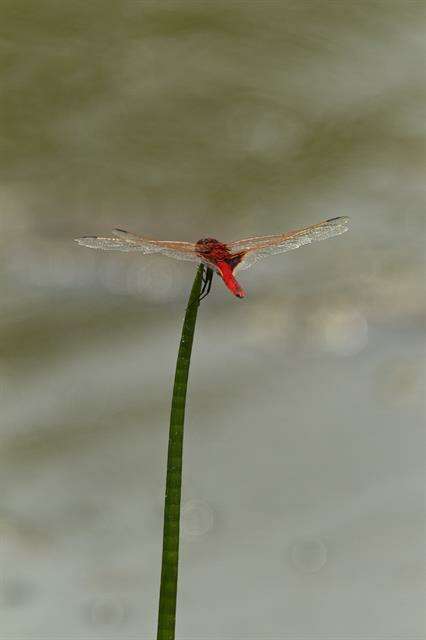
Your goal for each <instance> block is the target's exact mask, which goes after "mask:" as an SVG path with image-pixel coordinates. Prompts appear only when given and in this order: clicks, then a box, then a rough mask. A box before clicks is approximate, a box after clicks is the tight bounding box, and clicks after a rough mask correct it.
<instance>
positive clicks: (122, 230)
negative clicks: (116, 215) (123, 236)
mask: <svg viewBox="0 0 426 640" xmlns="http://www.w3.org/2000/svg"><path fill="white" fill-rule="evenodd" d="M114 231H119V232H120V233H129V232H128V231H126V229H119V228H118V227H115V229H114Z"/></svg>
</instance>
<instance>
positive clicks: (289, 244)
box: [228, 217, 349, 270]
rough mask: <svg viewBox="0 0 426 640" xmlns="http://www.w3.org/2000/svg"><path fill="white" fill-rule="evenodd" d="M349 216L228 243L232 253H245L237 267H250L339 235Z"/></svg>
mask: <svg viewBox="0 0 426 640" xmlns="http://www.w3.org/2000/svg"><path fill="white" fill-rule="evenodd" d="M348 227H349V218H346V217H341V218H331V219H330V220H325V221H324V222H319V223H318V224H314V225H311V226H310V227H306V228H305V229H299V230H297V231H289V232H287V233H284V234H281V235H276V236H257V237H253V238H246V239H244V240H237V241H236V242H230V243H228V247H229V250H230V251H231V253H232V254H238V253H244V256H243V258H242V260H241V262H240V263H239V265H238V266H237V267H236V270H238V269H241V270H242V269H248V268H249V267H251V266H252V265H253V264H254V263H255V262H257V261H258V260H261V259H262V258H265V257H266V256H270V255H273V254H275V253H284V252H285V251H291V250H292V249H298V248H299V247H301V246H303V245H304V244H310V243H311V242H317V241H318V240H326V239H327V238H332V237H333V236H338V235H340V234H341V233H344V232H345V231H347V230H348Z"/></svg>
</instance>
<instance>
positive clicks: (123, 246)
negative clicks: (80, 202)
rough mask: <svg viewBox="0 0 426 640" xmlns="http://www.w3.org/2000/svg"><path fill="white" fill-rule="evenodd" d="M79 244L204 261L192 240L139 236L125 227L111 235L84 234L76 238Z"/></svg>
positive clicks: (95, 247) (115, 230) (108, 249)
mask: <svg viewBox="0 0 426 640" xmlns="http://www.w3.org/2000/svg"><path fill="white" fill-rule="evenodd" d="M75 241H76V242H78V244H81V245H83V246H84V247H90V248H91V249H104V250H106V251H139V253H144V254H148V253H161V254H163V255H165V256H168V257H170V258H176V259H177V260H189V261H191V262H202V260H201V258H200V256H198V255H197V253H196V251H195V244H193V243H191V242H173V241H169V240H151V239H149V238H144V237H142V236H137V235H135V234H134V233H130V232H129V231H124V230H123V229H114V232H113V234H112V235H111V236H107V237H104V238H103V237H101V236H84V237H82V238H76V239H75Z"/></svg>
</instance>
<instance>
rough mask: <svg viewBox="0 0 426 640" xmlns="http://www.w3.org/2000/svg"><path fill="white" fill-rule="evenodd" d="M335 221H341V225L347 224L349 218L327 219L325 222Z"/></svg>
mask: <svg viewBox="0 0 426 640" xmlns="http://www.w3.org/2000/svg"><path fill="white" fill-rule="evenodd" d="M336 220H341V221H342V223H343V222H344V223H346V224H347V223H348V222H349V218H348V217H347V216H337V218H329V219H328V220H326V222H336Z"/></svg>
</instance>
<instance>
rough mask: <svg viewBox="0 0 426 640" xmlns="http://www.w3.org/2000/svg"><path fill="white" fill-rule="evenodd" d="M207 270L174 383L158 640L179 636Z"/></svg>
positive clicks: (186, 326)
mask: <svg viewBox="0 0 426 640" xmlns="http://www.w3.org/2000/svg"><path fill="white" fill-rule="evenodd" d="M203 273H204V266H203V265H202V264H201V265H200V266H199V268H198V271H197V274H196V276H195V280H194V284H193V285H192V290H191V295H190V296H189V302H188V306H187V308H186V314H185V320H184V323H183V328H182V337H181V340H180V345H179V353H178V358H177V363H176V373H175V382H174V386H173V398H172V409H171V413H170V431H169V449H168V456H167V478H166V496H165V503H164V531H163V556H162V562H161V585H160V604H159V609H158V628H157V640H174V637H175V623H176V596H177V582H178V563H179V520H180V499H181V486H182V449H183V429H184V420H185V404H186V389H187V384H188V373H189V365H190V362H191V352H192V342H193V339H194V330H195V323H196V320H197V312H198V307H199V305H200V300H199V299H200V292H201V284H202V278H203Z"/></svg>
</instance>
